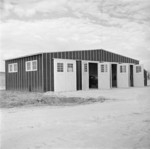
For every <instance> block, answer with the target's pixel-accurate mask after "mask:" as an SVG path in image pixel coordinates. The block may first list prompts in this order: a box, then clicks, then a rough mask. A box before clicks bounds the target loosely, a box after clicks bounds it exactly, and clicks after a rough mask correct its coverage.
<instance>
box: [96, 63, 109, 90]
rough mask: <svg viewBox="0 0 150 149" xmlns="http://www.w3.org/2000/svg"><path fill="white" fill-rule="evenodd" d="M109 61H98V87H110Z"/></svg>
mask: <svg viewBox="0 0 150 149" xmlns="http://www.w3.org/2000/svg"><path fill="white" fill-rule="evenodd" d="M110 84H111V82H110V63H107V62H106V63H99V68H98V88H99V89H110Z"/></svg>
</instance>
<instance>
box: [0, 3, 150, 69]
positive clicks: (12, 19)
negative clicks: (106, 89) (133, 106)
mask: <svg viewBox="0 0 150 149" xmlns="http://www.w3.org/2000/svg"><path fill="white" fill-rule="evenodd" d="M0 11H1V12H0V14H1V16H0V17H1V20H0V33H1V34H0V35H1V36H0V38H1V39H0V55H1V58H0V71H3V70H4V62H2V60H4V59H7V58H12V57H17V56H22V55H28V54H32V53H37V52H51V51H63V50H65V51H66V50H81V49H98V48H102V49H105V50H108V51H112V52H115V53H119V54H123V55H125V56H128V57H132V58H135V59H139V60H140V61H141V63H144V64H145V68H147V69H149V70H150V12H149V11H150V1H149V0H0Z"/></svg>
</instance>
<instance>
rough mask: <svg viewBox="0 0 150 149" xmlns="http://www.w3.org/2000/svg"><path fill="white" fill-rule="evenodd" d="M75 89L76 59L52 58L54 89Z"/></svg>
mask: <svg viewBox="0 0 150 149" xmlns="http://www.w3.org/2000/svg"><path fill="white" fill-rule="evenodd" d="M75 90H76V61H75V60H66V59H65V60H64V59H54V91H75Z"/></svg>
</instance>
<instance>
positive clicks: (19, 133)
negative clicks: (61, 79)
mask: <svg viewBox="0 0 150 149" xmlns="http://www.w3.org/2000/svg"><path fill="white" fill-rule="evenodd" d="M135 90H136V92H135ZM93 92H94V91H93ZM133 92H134V93H136V95H134V94H133ZM111 94H112V96H114V98H115V95H116V99H118V100H108V101H106V102H104V103H94V104H87V105H77V106H69V107H68V106H64V107H59V106H58V107H51V106H43V107H22V108H12V109H1V130H0V131H1V148H2V149H51V148H54V149H57V148H68V149H70V148H75V149H76V148H78V149H79V148H81V149H82V148H88V149H93V148H94V149H108V148H109V149H138V148H139V149H142V148H143V149H149V148H150V141H149V140H150V87H147V88H144V89H142V88H136V89H125V90H124V91H122V94H121V93H120V92H119V90H118V91H116V92H115V95H114V94H113V92H112V91H110V93H109V96H111ZM132 95H133V96H132ZM121 96H124V97H123V98H122V99H120V100H119V98H120V97H121Z"/></svg>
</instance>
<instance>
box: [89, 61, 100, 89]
mask: <svg viewBox="0 0 150 149" xmlns="http://www.w3.org/2000/svg"><path fill="white" fill-rule="evenodd" d="M89 88H98V64H97V63H89Z"/></svg>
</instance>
